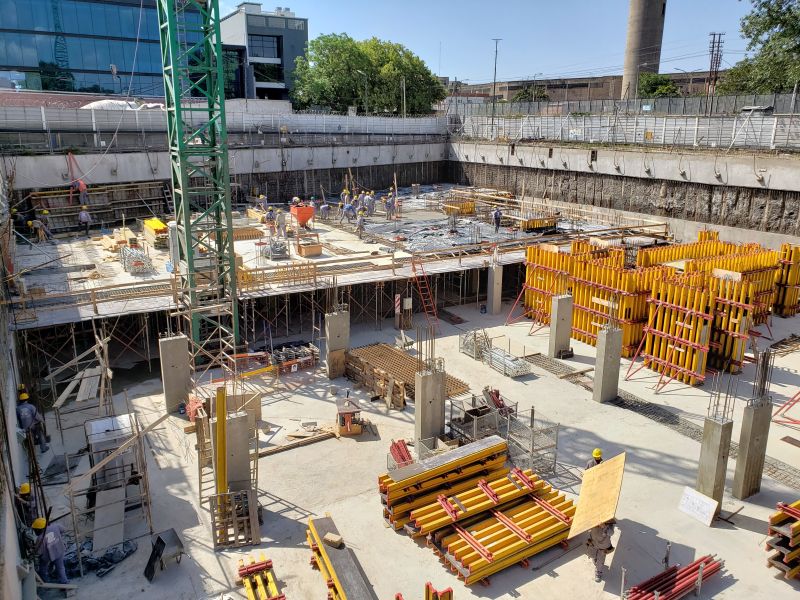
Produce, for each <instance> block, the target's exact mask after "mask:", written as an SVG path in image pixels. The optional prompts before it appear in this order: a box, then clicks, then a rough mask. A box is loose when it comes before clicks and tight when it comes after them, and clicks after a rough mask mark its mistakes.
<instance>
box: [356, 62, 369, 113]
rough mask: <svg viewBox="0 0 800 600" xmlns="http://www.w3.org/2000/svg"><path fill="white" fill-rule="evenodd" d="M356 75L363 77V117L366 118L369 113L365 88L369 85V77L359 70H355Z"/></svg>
mask: <svg viewBox="0 0 800 600" xmlns="http://www.w3.org/2000/svg"><path fill="white" fill-rule="evenodd" d="M356 73H359V74H361V75H363V76H364V116H365V117H366V116H367V114H368V113H369V95H368V94H369V93H368V91H367V86H368V85H369V77H367V74H366V73H364V71H362V70H361V69H356Z"/></svg>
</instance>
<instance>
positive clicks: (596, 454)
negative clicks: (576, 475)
mask: <svg viewBox="0 0 800 600" xmlns="http://www.w3.org/2000/svg"><path fill="white" fill-rule="evenodd" d="M601 462H603V451H602V450H600V448H595V449H594V450H592V458H590V459H589V461H588V462H587V463H586V470H589V469H591V468H592V467H594V466H597V465H599V464H600V463H601Z"/></svg>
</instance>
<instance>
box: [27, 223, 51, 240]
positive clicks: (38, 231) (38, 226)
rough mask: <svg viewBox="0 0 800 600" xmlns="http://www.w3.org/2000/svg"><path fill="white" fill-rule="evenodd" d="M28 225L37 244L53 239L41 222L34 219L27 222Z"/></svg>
mask: <svg viewBox="0 0 800 600" xmlns="http://www.w3.org/2000/svg"><path fill="white" fill-rule="evenodd" d="M28 224H29V225H30V227H31V229H32V230H33V233H34V236H35V237H36V241H37V242H47V241H50V240H52V239H53V236H52V235H50V232H49V231H48V230H47V228H46V227H45V226H44V223H42V222H41V220H39V219H34V220H33V221H28Z"/></svg>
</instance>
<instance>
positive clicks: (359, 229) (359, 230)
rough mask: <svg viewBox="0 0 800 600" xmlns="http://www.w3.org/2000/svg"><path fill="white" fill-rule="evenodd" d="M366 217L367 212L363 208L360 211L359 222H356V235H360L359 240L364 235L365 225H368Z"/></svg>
mask: <svg viewBox="0 0 800 600" xmlns="http://www.w3.org/2000/svg"><path fill="white" fill-rule="evenodd" d="M366 215H367V210H366V209H364V208H362V209H361V210H359V211H358V220H357V221H356V233H357V234H358V239H361V236H363V235H364V225H365V224H366Z"/></svg>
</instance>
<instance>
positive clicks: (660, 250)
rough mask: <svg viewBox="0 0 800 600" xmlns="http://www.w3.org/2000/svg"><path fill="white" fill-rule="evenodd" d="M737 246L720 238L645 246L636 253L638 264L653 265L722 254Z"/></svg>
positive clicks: (733, 250) (638, 265) (732, 250)
mask: <svg viewBox="0 0 800 600" xmlns="http://www.w3.org/2000/svg"><path fill="white" fill-rule="evenodd" d="M737 248H738V246H737V245H736V244H731V243H729V242H721V241H719V240H718V239H706V240H703V241H699V242H688V243H686V244H672V245H670V246H656V247H655V248H643V249H641V250H639V252H638V253H637V254H636V266H637V267H652V266H655V265H663V264H666V263H674V262H677V261H685V260H692V259H696V258H708V257H710V256H722V255H723V254H729V253H732V252H735V251H736V249H737Z"/></svg>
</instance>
